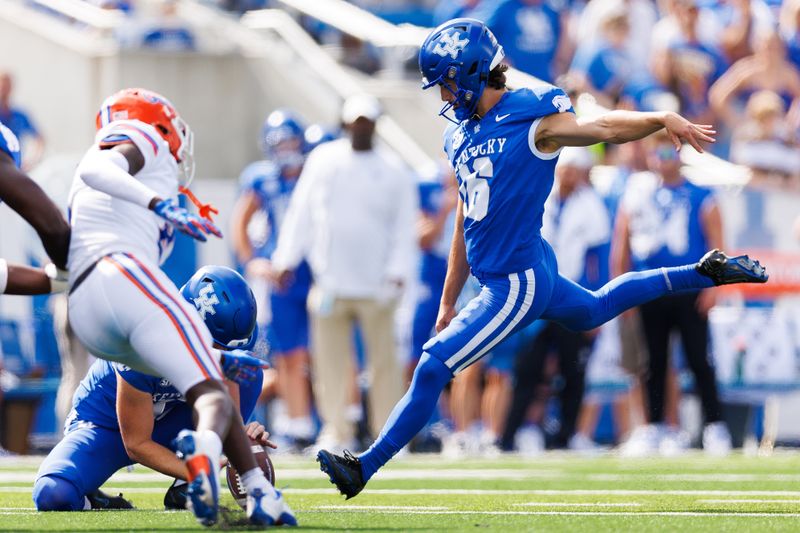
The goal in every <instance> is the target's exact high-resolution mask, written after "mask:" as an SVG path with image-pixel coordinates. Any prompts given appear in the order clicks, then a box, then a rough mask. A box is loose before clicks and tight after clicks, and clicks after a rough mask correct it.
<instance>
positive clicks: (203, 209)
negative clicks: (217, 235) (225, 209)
mask: <svg viewBox="0 0 800 533" xmlns="http://www.w3.org/2000/svg"><path fill="white" fill-rule="evenodd" d="M178 190H179V191H180V192H181V194H183V195H184V196H186V197H187V198H188V199H189V201H190V202H192V204H194V206H195V207H196V208H197V212H198V214H199V215H200V216H201V217H203V218H205V219H206V220H210V221H211V222H213V221H214V219H213V218H211V215H212V214H214V215H219V209H217V208H216V207H214V206H213V205H211V204H204V203H203V202H201V201H200V200H198V198H197V196H195V195H194V193H193V192H192V191H190V190H189V189H188V188H186V187H184V186H183V185H181V186H180V187H178Z"/></svg>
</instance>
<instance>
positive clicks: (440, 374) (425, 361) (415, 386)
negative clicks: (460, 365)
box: [359, 352, 453, 483]
mask: <svg viewBox="0 0 800 533" xmlns="http://www.w3.org/2000/svg"><path fill="white" fill-rule="evenodd" d="M451 379H453V374H452V372H451V371H450V369H449V368H447V366H445V364H444V363H443V362H441V361H440V360H438V359H436V358H435V357H433V356H431V355H430V354H428V353H427V352H426V353H423V354H422V357H421V358H420V360H419V363H418V364H417V368H416V370H415V371H414V379H413V380H412V381H411V386H410V387H409V389H408V391H407V392H406V394H405V396H403V398H402V399H401V400H400V401H399V402H398V403H397V405H395V406H394V409H393V410H392V414H391V415H389V420H387V421H386V425H385V426H383V429H382V430H381V434H380V436H379V437H378V439H377V440H376V441H375V442H373V443H372V446H370V447H369V449H368V450H367V451H365V452H364V453H362V454H361V455H360V456H359V459H361V474H362V476H363V478H364V482H365V483H366V482H367V481H368V480H369V478H371V477H372V476H373V474H375V472H377V471H378V469H379V468H380V467H382V466H383V465H385V464H386V463H388V462H389V460H390V459H391V458H392V457H394V455H395V454H396V453H397V452H399V451H400V449H401V448H402V447H403V446H405V445H406V444H408V443H409V442H410V441H411V439H413V438H414V435H416V434H417V433H418V432H419V430H421V429H422V428H423V427H424V426H425V424H426V423H427V422H428V420H430V418H431V415H432V414H433V412H434V410H435V409H436V402H437V401H438V400H439V395H440V394H441V393H442V390H443V389H444V387H445V385H447V383H448V382H449V381H450V380H451Z"/></svg>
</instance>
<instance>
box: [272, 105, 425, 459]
mask: <svg viewBox="0 0 800 533" xmlns="http://www.w3.org/2000/svg"><path fill="white" fill-rule="evenodd" d="M381 113H382V110H381V106H380V104H379V102H378V101H377V100H376V99H375V98H374V97H372V96H369V95H363V94H361V95H354V96H352V97H350V98H348V99H347V101H346V102H345V104H344V107H343V109H342V123H343V125H344V128H345V130H346V132H347V136H345V137H344V138H343V139H339V140H337V141H332V142H330V143H326V144H324V145H322V146H320V147H318V148H317V149H315V150H314V151H313V152H312V153H311V154H310V155H309V157H308V160H307V161H306V165H305V167H304V169H303V172H302V174H301V176H300V180H299V182H298V184H297V188H296V189H295V193H294V196H293V197H292V199H291V202H290V204H289V209H288V212H287V214H286V218H285V220H284V224H283V227H282V228H281V231H280V236H279V238H278V247H277V249H276V251H275V253H274V255H273V266H274V276H275V282H276V283H277V284H278V285H281V284H285V283H286V282H287V281H288V280H289V279H290V277H291V270H292V269H293V268H295V267H296V266H297V264H299V263H300V261H301V260H302V259H303V258H306V259H307V260H308V262H309V264H310V265H311V270H312V273H313V277H314V285H313V287H312V289H311V292H310V294H309V300H308V306H309V311H310V313H311V336H312V345H313V347H314V349H313V350H312V364H313V374H314V378H313V379H314V383H313V384H314V396H315V399H316V404H317V406H318V409H319V413H320V417H321V419H322V423H323V427H322V431H321V433H320V437H319V439H318V441H317V444H318V446H324V447H326V448H328V447H333V448H334V449H337V448H338V449H339V450H341V449H343V448H345V447H347V446H350V445H351V444H352V442H353V436H354V427H353V424H352V422H351V421H349V420H348V419H347V417H346V411H347V409H346V407H347V404H348V401H349V397H350V394H349V393H350V387H349V386H348V385H347V384H348V383H349V381H350V376H351V375H352V368H353V364H354V360H355V355H354V353H353V341H352V338H353V328H354V326H355V325H356V324H358V326H359V327H360V331H361V335H362V337H363V339H364V342H365V345H366V352H367V366H368V368H367V375H368V380H369V385H370V387H369V422H370V424H369V425H370V428H371V430H372V432H373V434H374V435H375V436H377V434H378V432H379V431H380V429H381V427H382V425H383V423H384V422H385V421H386V419H387V418H388V416H389V413H390V412H391V410H392V407H394V404H395V403H396V402H397V401H398V400H399V399H400V397H401V396H402V394H403V372H402V368H401V364H400V362H399V359H398V357H397V355H396V345H395V333H394V324H395V322H394V318H395V310H396V307H397V302H398V300H399V297H400V295H401V293H402V290H403V288H404V287H405V286H407V285H408V282H409V281H410V279H411V278H412V276H413V274H414V268H415V265H416V254H417V247H416V234H415V223H416V217H417V205H418V199H417V187H416V182H415V180H414V177H413V176H412V174H411V173H410V171H409V170H408V169H407V168H406V167H405V166H404V165H403V163H402V162H401V160H400V159H399V158H398V157H397V155H395V154H394V153H392V152H391V151H390V150H389V149H387V148H386V147H385V146H381V145H378V144H377V143H375V141H374V134H375V125H376V123H377V121H378V119H379V118H380V116H381Z"/></svg>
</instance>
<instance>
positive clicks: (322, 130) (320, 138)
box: [304, 124, 339, 153]
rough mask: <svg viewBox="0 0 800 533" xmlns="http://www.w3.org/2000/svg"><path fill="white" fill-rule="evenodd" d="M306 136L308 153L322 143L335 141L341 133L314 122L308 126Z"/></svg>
mask: <svg viewBox="0 0 800 533" xmlns="http://www.w3.org/2000/svg"><path fill="white" fill-rule="evenodd" d="M304 137H305V141H306V153H308V152H310V151H311V150H313V149H314V148H316V147H317V146H319V145H320V144H324V143H326V142H330V141H335V140H336V139H338V138H339V134H338V133H337V132H335V131H334V130H332V129H331V128H328V127H326V126H323V125H322V124H312V125H310V126H309V127H307V128H306V131H305V133H304Z"/></svg>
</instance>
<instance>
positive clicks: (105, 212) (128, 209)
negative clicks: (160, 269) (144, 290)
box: [69, 120, 179, 276]
mask: <svg viewBox="0 0 800 533" xmlns="http://www.w3.org/2000/svg"><path fill="white" fill-rule="evenodd" d="M127 141H130V142H133V143H134V144H135V145H136V147H137V148H138V149H139V151H140V152H141V153H142V156H143V157H144V166H143V167H142V169H141V170H140V171H139V172H137V173H136V176H135V177H136V179H138V180H139V181H141V182H142V183H144V184H145V185H147V186H148V187H150V188H151V189H153V191H155V193H156V194H157V195H158V196H160V197H161V198H165V199H166V198H172V199H175V200H176V201H177V197H178V176H179V169H178V164H177V162H176V161H175V158H174V157H173V156H172V154H171V153H170V150H169V145H168V144H167V142H166V141H165V140H164V138H163V137H161V135H159V134H158V132H157V131H156V129H155V128H153V127H152V126H150V125H149V124H145V123H144V122H140V121H138V120H118V121H114V122H112V123H110V124H108V125H107V126H105V127H103V128H102V129H100V131H98V132H97V136H96V137H95V143H94V145H93V146H92V147H91V148H90V149H89V151H88V152H87V155H86V157H88V156H89V155H90V154H93V153H94V152H97V151H98V150H100V144H101V143H104V144H109V143H116V142H127ZM69 222H70V226H72V239H71V242H70V247H69V270H70V276H76V275H79V274H80V273H81V272H83V271H84V270H86V268H88V267H89V266H90V265H91V264H93V263H95V262H96V261H97V260H98V259H100V258H101V257H103V256H105V255H108V254H110V253H113V252H130V253H132V254H134V255H135V256H136V257H139V258H140V259H144V260H147V261H148V262H150V263H151V264H161V263H163V262H164V261H165V260H166V258H167V257H168V256H169V254H170V252H171V251H172V245H173V244H174V239H175V233H174V228H173V227H172V226H171V225H170V224H169V223H168V222H166V221H165V220H164V219H162V218H161V217H159V216H158V215H156V214H155V213H154V212H153V211H150V210H149V209H147V208H146V207H143V206H140V205H136V204H134V203H131V202H128V201H126V200H122V199H119V198H113V197H111V196H110V195H108V194H106V193H104V192H100V191H98V190H95V189H93V188H91V187H89V186H88V185H86V183H84V182H83V180H82V179H81V177H80V175H78V174H76V175H75V178H74V181H73V182H72V189H71V190H70V193H69Z"/></svg>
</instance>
